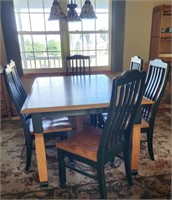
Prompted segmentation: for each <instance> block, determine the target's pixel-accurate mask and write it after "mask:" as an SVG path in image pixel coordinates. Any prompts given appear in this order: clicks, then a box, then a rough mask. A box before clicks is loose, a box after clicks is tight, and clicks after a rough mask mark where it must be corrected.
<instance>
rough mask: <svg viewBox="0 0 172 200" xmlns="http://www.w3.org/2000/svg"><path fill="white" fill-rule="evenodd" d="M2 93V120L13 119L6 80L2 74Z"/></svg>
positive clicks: (0, 85) (0, 82)
mask: <svg viewBox="0 0 172 200" xmlns="http://www.w3.org/2000/svg"><path fill="white" fill-rule="evenodd" d="M0 91H1V96H0V98H1V104H0V107H1V119H2V118H4V117H8V118H9V119H10V118H11V103H10V100H9V97H8V94H7V91H6V88H5V83H4V78H3V75H2V73H1V72H0Z"/></svg>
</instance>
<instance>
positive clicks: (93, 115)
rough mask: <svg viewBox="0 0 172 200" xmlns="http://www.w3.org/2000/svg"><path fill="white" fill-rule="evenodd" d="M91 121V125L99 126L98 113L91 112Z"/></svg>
mask: <svg viewBox="0 0 172 200" xmlns="http://www.w3.org/2000/svg"><path fill="white" fill-rule="evenodd" d="M90 121H91V125H93V126H97V114H91V115H90Z"/></svg>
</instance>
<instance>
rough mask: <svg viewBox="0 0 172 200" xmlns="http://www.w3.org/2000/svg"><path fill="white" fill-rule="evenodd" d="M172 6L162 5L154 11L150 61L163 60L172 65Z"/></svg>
mask: <svg viewBox="0 0 172 200" xmlns="http://www.w3.org/2000/svg"><path fill="white" fill-rule="evenodd" d="M171 14H172V6H171V5H160V6H157V7H155V8H154V9H153V15H152V31H151V41H150V54H149V59H151V60H152V59H155V58H161V59H163V60H164V61H165V62H168V63H170V65H171V60H172V52H171V41H172V30H170V28H171V29H172V24H171V23H172V19H171Z"/></svg>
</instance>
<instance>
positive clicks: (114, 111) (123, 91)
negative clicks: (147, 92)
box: [56, 70, 146, 199]
mask: <svg viewBox="0 0 172 200" xmlns="http://www.w3.org/2000/svg"><path fill="white" fill-rule="evenodd" d="M145 78H146V72H139V71H138V70H129V71H127V72H125V73H124V74H123V75H121V76H120V77H116V78H115V79H114V80H113V86H112V94H111V101H110V107H109V114H108V118H107V122H106V124H105V127H104V129H103V130H102V129H99V128H98V127H94V126H90V127H89V128H88V129H85V130H84V131H83V132H80V133H76V134H74V135H72V136H71V137H69V138H68V139H66V140H64V141H60V142H59V143H57V144H56V146H57V153H58V165H59V180H60V185H61V187H65V184H66V167H69V168H70V169H72V170H74V171H76V172H79V173H81V174H83V175H86V176H88V177H91V178H96V179H98V183H99V189H100V194H101V198H103V199H106V198H107V194H106V187H105V171H104V167H105V164H106V163H108V162H109V161H111V160H113V159H114V158H115V156H117V155H118V154H119V153H121V152H123V153H124V162H125V170H126V175H127V179H128V182H129V184H130V185H133V180H132V175H131V138H132V137H131V136H132V128H133V124H134V118H135V116H136V113H137V109H138V107H139V106H140V104H141V100H142V97H143V92H144V89H145ZM65 157H68V158H69V160H71V159H74V160H77V161H79V162H83V163H85V164H88V165H90V166H92V167H93V168H95V169H96V170H97V175H96V176H94V175H91V174H88V173H87V172H86V171H81V170H80V169H78V168H77V169H76V168H75V165H70V162H69V164H67V162H65Z"/></svg>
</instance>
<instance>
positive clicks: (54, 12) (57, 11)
mask: <svg viewBox="0 0 172 200" xmlns="http://www.w3.org/2000/svg"><path fill="white" fill-rule="evenodd" d="M63 19H66V15H65V14H64V12H63V10H62V8H61V7H60V4H59V2H58V0H54V2H53V5H52V7H51V11H50V16H49V19H48V20H63Z"/></svg>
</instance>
